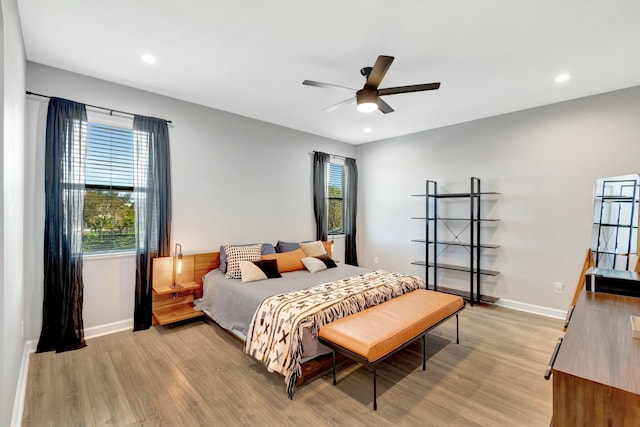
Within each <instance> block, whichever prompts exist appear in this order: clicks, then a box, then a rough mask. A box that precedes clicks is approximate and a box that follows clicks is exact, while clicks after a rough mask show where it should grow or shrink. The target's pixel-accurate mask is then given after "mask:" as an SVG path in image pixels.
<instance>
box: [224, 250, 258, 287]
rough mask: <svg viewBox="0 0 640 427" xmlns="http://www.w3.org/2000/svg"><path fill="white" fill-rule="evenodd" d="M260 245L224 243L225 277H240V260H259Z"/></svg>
mask: <svg viewBox="0 0 640 427" xmlns="http://www.w3.org/2000/svg"><path fill="white" fill-rule="evenodd" d="M261 250H262V245H261V244H257V245H247V246H232V245H224V252H225V253H226V254H227V274H225V276H224V277H226V278H227V279H240V278H242V274H241V272H240V261H260V251H261Z"/></svg>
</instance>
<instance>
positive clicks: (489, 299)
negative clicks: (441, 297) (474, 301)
mask: <svg viewBox="0 0 640 427" xmlns="http://www.w3.org/2000/svg"><path fill="white" fill-rule="evenodd" d="M429 289H433V285H429ZM438 292H444V293H445V294H452V295H458V296H460V297H462V298H464V299H466V300H467V301H468V300H470V299H471V295H470V294H469V291H462V290H460V289H453V288H447V287H445V286H438ZM499 299H500V298H496V297H491V296H488V295H480V302H484V303H489V304H495V303H496V302H498V300H499Z"/></svg>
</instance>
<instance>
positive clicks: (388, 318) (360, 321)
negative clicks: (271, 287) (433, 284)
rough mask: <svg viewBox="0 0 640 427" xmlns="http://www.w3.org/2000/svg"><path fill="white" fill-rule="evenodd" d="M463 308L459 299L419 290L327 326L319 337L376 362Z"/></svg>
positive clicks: (454, 296)
mask: <svg viewBox="0 0 640 427" xmlns="http://www.w3.org/2000/svg"><path fill="white" fill-rule="evenodd" d="M463 306H464V301H463V300H462V298H460V297H459V296H456V295H450V294H445V293H441V292H434V291H428V290H424V289H418V290H415V291H413V292H409V293H406V294H404V295H401V296H399V297H396V298H393V299H391V300H389V301H386V302H384V303H382V304H379V305H376V306H374V307H371V308H368V309H366V310H364V311H361V312H359V313H355V314H352V315H350V316H347V317H343V318H342V319H338V320H336V321H335V322H331V323H328V324H326V325H324V326H323V327H322V328H320V332H319V336H320V337H322V338H323V339H325V340H327V341H330V342H332V343H334V344H337V345H339V346H341V347H343V348H345V349H347V350H349V351H351V352H353V353H356V354H358V355H360V356H362V357H363V358H365V359H367V360H368V361H369V362H375V361H376V360H378V359H379V358H381V357H383V356H385V355H386V354H388V353H390V352H391V351H393V350H395V349H396V348H398V347H400V346H401V345H402V344H404V343H406V342H407V341H410V340H411V339H413V338H416V337H417V336H419V335H420V334H421V333H423V332H424V331H426V330H427V329H429V328H430V327H431V326H433V325H435V324H436V323H438V322H439V321H441V320H443V319H445V318H447V317H449V316H451V315H452V314H453V313H455V312H456V311H458V310H459V309H461V308H462V307H463Z"/></svg>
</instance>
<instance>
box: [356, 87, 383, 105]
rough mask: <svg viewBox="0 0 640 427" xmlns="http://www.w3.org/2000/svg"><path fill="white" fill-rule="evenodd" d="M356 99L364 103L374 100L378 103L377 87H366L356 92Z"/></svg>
mask: <svg viewBox="0 0 640 427" xmlns="http://www.w3.org/2000/svg"><path fill="white" fill-rule="evenodd" d="M356 101H357V103H358V104H364V103H367V102H372V103H374V104H376V103H377V102H378V91H377V90H376V89H370V88H366V87H365V88H364V89H360V90H359V91H357V92H356Z"/></svg>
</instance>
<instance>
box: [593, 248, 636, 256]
mask: <svg viewBox="0 0 640 427" xmlns="http://www.w3.org/2000/svg"><path fill="white" fill-rule="evenodd" d="M592 252H593V253H594V254H605V255H617V256H631V255H636V253H635V252H630V253H627V252H611V251H600V250H597V249H592Z"/></svg>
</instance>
